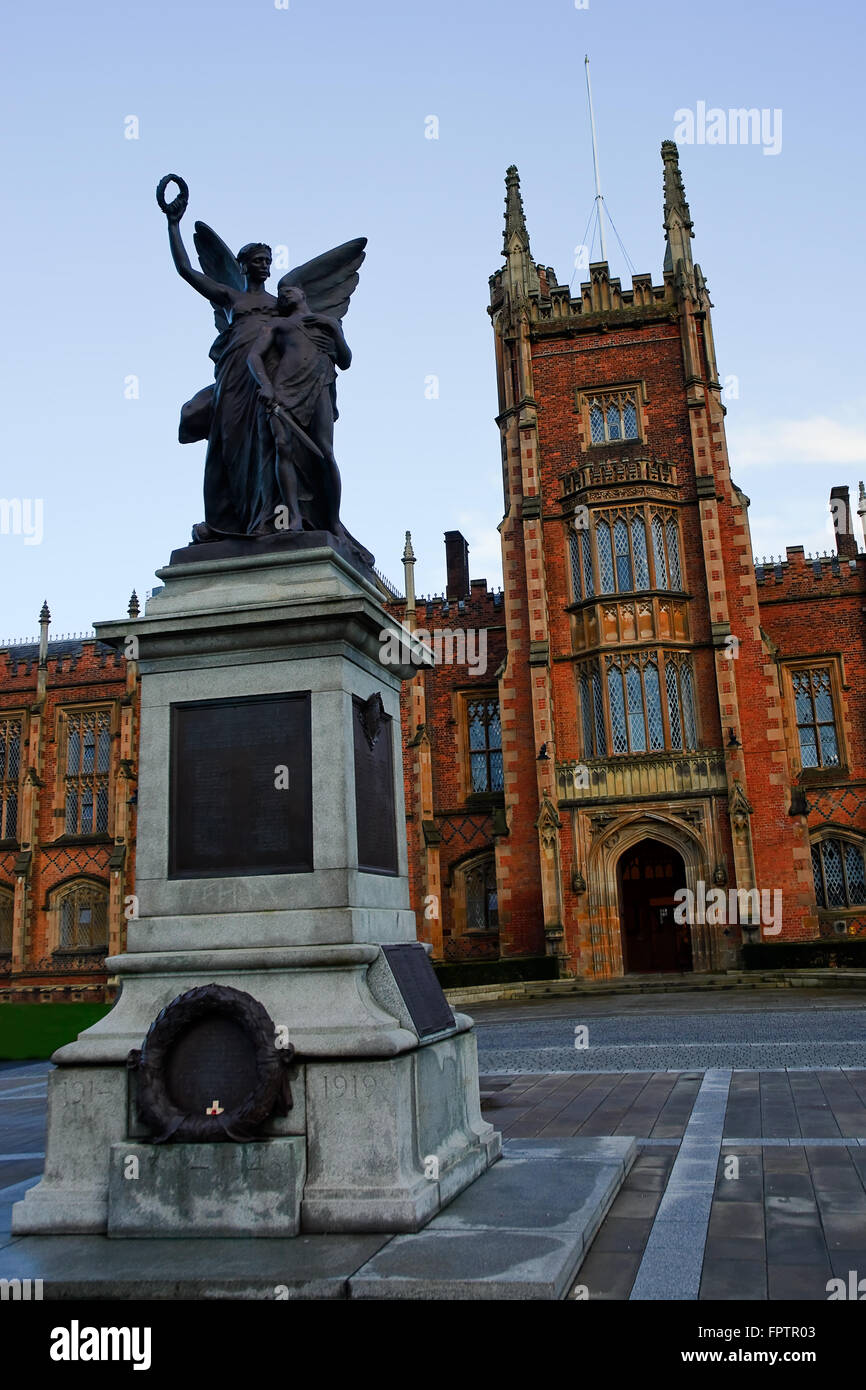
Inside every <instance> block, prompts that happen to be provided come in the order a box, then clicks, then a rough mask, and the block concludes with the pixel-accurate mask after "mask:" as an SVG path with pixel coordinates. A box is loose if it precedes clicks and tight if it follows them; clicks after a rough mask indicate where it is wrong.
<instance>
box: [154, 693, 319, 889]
mask: <svg viewBox="0 0 866 1390" xmlns="http://www.w3.org/2000/svg"><path fill="white" fill-rule="evenodd" d="M312 870H313V801H312V768H311V756H310V695H309V692H305V693H301V694H291V695H261V696H260V695H255V696H251V697H248V698H242V699H229V700H196V701H190V702H189V703H184V704H176V705H172V707H171V770H170V809H169V865H168V873H169V877H170V878H226V877H243V876H244V875H248V874H297V873H312Z"/></svg>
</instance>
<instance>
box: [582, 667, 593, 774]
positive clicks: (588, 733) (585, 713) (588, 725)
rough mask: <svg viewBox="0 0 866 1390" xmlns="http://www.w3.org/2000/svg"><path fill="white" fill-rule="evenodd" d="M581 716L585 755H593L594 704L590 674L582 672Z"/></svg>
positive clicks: (586, 756) (589, 756)
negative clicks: (592, 703)
mask: <svg viewBox="0 0 866 1390" xmlns="http://www.w3.org/2000/svg"><path fill="white" fill-rule="evenodd" d="M580 718H581V722H582V725H583V756H584V757H585V758H591V757H592V705H591V703H590V694H589V674H588V672H586V671H581V673H580Z"/></svg>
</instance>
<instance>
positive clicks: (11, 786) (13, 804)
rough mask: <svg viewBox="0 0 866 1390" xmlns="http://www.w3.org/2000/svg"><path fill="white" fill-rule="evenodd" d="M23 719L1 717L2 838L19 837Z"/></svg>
mask: <svg viewBox="0 0 866 1390" xmlns="http://www.w3.org/2000/svg"><path fill="white" fill-rule="evenodd" d="M20 774H21V719H20V718H12V719H0V840H15V839H17V838H18V780H19V777H20Z"/></svg>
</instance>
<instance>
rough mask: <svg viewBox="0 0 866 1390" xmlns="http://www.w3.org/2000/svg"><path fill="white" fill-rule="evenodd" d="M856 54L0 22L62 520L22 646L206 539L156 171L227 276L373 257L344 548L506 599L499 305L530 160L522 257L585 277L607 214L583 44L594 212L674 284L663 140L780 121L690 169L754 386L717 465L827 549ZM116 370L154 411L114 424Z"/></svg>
mask: <svg viewBox="0 0 866 1390" xmlns="http://www.w3.org/2000/svg"><path fill="white" fill-rule="evenodd" d="M863 31H864V20H863V17H862V11H861V9H860V7H859V6H858V4H856V3H855V0H829V3H825V4H823V5H821V6H816V5H814V4H805V3H798V2H797V0H794V2H793V3H788V4H785V5H784V6H783V5H781V4H776V5H767V4H756V3H754V0H730V2H729V3H727V4H725V5H717V4H709V3H699V4H694V5H690V6H688V7H685V6H683V5H682V4H681V3H677V4H675V3H671V0H657V2H656V3H654V4H646V3H638V0H625V3H617V0H589V6H588V8H586V9H580V10H579V9H576V8H575V5H574V2H573V0H536V3H534V4H532V5H527V4H525V3H518V0H497V3H492V0H460V3H458V0H439V2H438V3H429V4H424V5H408V4H406V3H405V0H400V2H399V3H398V0H370V2H369V3H366V4H362V3H358V0H289V8H288V9H285V10H283V9H277V8H276V6H275V5H274V3H273V0H252V3H251V0H208V3H205V2H204V0H177V3H172V4H169V3H167V0H156V2H155V3H150V4H144V5H128V4H127V5H124V4H117V5H107V4H106V5H99V4H95V3H91V2H89V0H80V3H78V4H76V5H74V6H71V5H67V4H61V3H58V0H49V2H48V3H44V4H40V5H30V6H16V7H15V12H9V11H7V17H6V19H5V21H4V23H3V31H2V40H3V51H4V55H5V61H4V83H3V91H2V95H0V112H2V120H3V130H4V134H5V137H6V138H5V145H6V158H5V172H6V177H5V179H4V181H3V184H4V204H5V206H4V208H3V217H2V223H0V225H2V228H3V238H4V242H5V246H4V256H3V263H4V267H5V272H6V279H7V284H6V288H5V293H4V307H5V315H4V322H5V329H6V331H5V334H4V343H3V354H4V362H3V371H2V380H3V384H4V388H5V389H4V398H5V399H4V409H3V411H2V445H3V453H2V458H3V474H2V487H0V495H2V496H4V497H6V498H7V499H9V498H31V499H35V498H41V499H43V505H44V538H43V540H42V543H41V544H39V545H26V544H25V541H24V537H23V536H20V535H18V536H16V535H0V579H2V596H3V604H2V612H0V638H4V637H7V636H18V635H20V636H25V635H30V634H33V633H35V631H36V616H37V613H38V610H39V607H40V605H41V602H42V599H43V598H44V597H47V598H48V601H49V604H50V607H51V610H52V614H53V616H54V626H53V630H54V631H55V632H57V633H60V632H63V631H69V630H79V629H83V628H87V627H89V626H90V624H91V622H92V621H93V620H94V619H96V620H99V619H104V618H111V617H116V616H119V615H120V614H121V613H122V612H124V611H125V607H126V601H127V598H128V595H129V591H130V590H131V589H132V588H133V586H135V587H136V588H137V589H138V591H139V594H140V595H142V596H143V592H144V591H145V590H146V589H148V588H150V587H152V586H153V585H154V584H155V583H156V582H157V580H156V579H155V578H154V574H153V572H154V570H155V569H157V568H158V567H159V566H160V565H162V564H164V563H166V562H167V560H168V557H169V554H170V552H171V550H172V549H173V548H174V547H176V546H179V545H182V544H184V543H185V541H186V538H187V536H188V532H189V527H190V525H191V524H192V523H193V522H194V521H197V520H200V519H201V516H202V506H201V476H202V464H203V458H204V445H203V444H197V445H186V446H181V445H179V444H178V443H177V419H178V412H179V409H180V406H181V404H182V402H183V401H185V400H186V399H188V397H189V396H191V395H192V394H193V393H194V392H195V391H196V390H198V389H199V388H200V387H201V386H204V385H206V384H207V382H208V381H209V380H210V379H211V364H210V362H209V361H208V357H207V352H208V348H209V346H210V343H211V341H212V338H213V325H212V319H211V314H210V309H209V307H208V305H207V304H206V302H205V301H204V300H202V299H200V298H199V297H198V296H197V295H196V294H195V293H194V292H193V291H192V290H191V289H190V288H189V287H188V286H186V285H184V284H183V283H182V281H181V280H180V279H179V278H178V276H177V275H176V273H175V271H174V269H173V267H172V264H171V261H170V259H169V253H168V245H167V238H166V231H165V220H164V218H163V216H162V214H161V213H160V212H159V210H158V209H157V207H156V203H155V200H154V189H155V186H156V183H157V181H158V179H159V178H160V176H161V175H162V174H164V173H167V172H169V171H174V172H178V173H180V174H182V175H183V176H184V177H185V179H186V180H187V182H188V183H189V186H190V207H189V212H188V214H187V216H186V218H185V219H184V222H183V224H182V227H183V231H184V234H185V236H186V238H187V242H188V244H189V245H190V249H191V237H192V227H193V222H194V220H195V219H197V218H200V219H202V220H203V221H205V222H208V223H209V224H210V225H211V226H213V227H214V228H215V229H216V230H217V231H218V232H219V233H220V234H221V235H222V236H223V237H224V238H225V239H226V240H227V241H228V242H229V244H230V245H231V246H232V247H233V248H234V249H235V250H236V249H237V248H238V247H239V246H240V245H241V244H242V243H244V242H246V241H250V240H260V239H261V240H265V241H268V242H269V243H270V244H271V245H272V246H277V245H287V246H288V248H289V254H290V256H291V263H292V264H296V263H298V262H300V261H303V260H306V259H307V258H308V257H310V256H312V255H315V254H317V253H318V252H320V251H324V250H326V249H328V248H329V247H331V246H333V245H336V244H337V243H339V242H342V241H345V240H347V239H348V238H350V237H354V236H360V235H365V236H367V237H368V238H369V247H368V256H367V261H366V263H365V265H364V266H363V268H362V278H361V284H360V286H359V288H358V290H357V292H356V295H355V298H354V301H353V303H352V307H351V309H350V311H349V313H348V315H347V318H346V321H345V329H346V335H347V338H348V340H349V343H350V345H351V347H352V349H353V351H354V354H355V360H354V363H353V365H352V368H351V370H350V371H349V372H348V373H347V374H346V375H344V376H343V377H342V378H341V380H340V383H339V400H340V411H341V419H340V421H339V423H338V425H337V437H336V445H337V457H338V460H339V462H340V465H341V469H342V473H343V481H344V505H343V514H344V518H345V521H346V524H347V525H348V526H349V527H350V529H351V530H352V531H353V532H354V533H355V534H356V535H357V536H358V537H359V539H361V540H363V542H364V543H365V544H366V545H367V546H369V548H370V549H371V550H373V551H374V552H375V554H376V557H377V563H378V564H379V567H380V568H381V569H382V570H384V572H385V573H386V574H388V575H390V576H391V578H392V579H393V580H394V582H395V583H398V584H399V583H400V582H401V578H402V574H401V567H400V563H399V557H400V553H401V550H402V545H403V534H404V532H405V530H406V529H407V528H409V529H411V531H412V534H413V538H414V544H415V551H416V554H417V556H418V566H417V571H416V578H417V584H418V589H419V592H422V593H423V592H436V591H441V588H442V584H443V578H444V554H443V546H442V533H443V531H445V530H448V529H451V528H452V527H458V528H460V529H462V530H463V531H464V532H465V534H466V535H467V537H468V539H469V543H470V547H471V553H470V567H471V570H472V573H473V575H474V576H476V577H477V576H480V575H486V576H487V577H488V579H489V580H490V581H491V582H492V583H495V584H498V583H499V577H500V571H499V555H498V535H497V533H496V529H495V528H496V524H497V522H498V521H499V520H500V519H501V505H502V499H501V484H500V467H499V443H498V437H497V429H496V426H495V424H494V422H493V417H494V415H495V413H496V390H495V376H494V367H493V344H492V334H491V330H490V325H489V320H488V317H487V314H486V305H487V302H488V286H487V279H488V276H489V275H490V274H491V272H493V271H494V270H495V269H496V268H497V267H498V266H499V264H500V263H501V256H500V251H501V238H502V212H503V201H502V200H503V195H504V185H503V176H504V172H505V168H506V166H507V165H508V164H510V163H511V162H514V163H516V164H517V165H518V167H519V169H520V173H521V179H522V187H523V196H524V203H525V207H526V215H527V220H528V224H529V230H530V236H531V240H532V249H533V254H534V256H535V257H536V259H537V260H540V261H542V262H544V263H545V264H549V265H552V266H553V267H554V268H555V270H556V272H557V274H558V276H559V278H560V280H570V279H571V276H572V273H573V251H574V247H575V245H576V244H577V243H579V242H580V241H581V240H582V236H583V232H584V228H585V226H586V223H587V218H588V216H589V213H590V210H591V207H592V199H593V193H594V188H593V181H592V162H591V151H590V144H589V129H588V120H587V112H586V98H585V87H584V71H583V57H584V53H585V52H588V53H589V55H590V58H591V61H592V78H593V92H594V97H595V102H596V115H597V121H598V128H599V139H600V148H601V169H602V177H603V183H604V191H605V195H606V199H607V202H608V205H609V207H610V211H611V213H612V215H613V218H614V221H615V222H616V225H617V228H618V230H619V233H620V235H621V236H622V239H623V241H624V243H625V246H626V249H627V251H628V253H629V256H630V258H631V260H632V262H633V263H634V267H635V269H636V270H637V271H640V272H643V271H651V272H652V274H653V278H654V281H655V282H656V283H658V281H659V278H660V275H661V265H662V258H663V253H664V243H663V233H662V229H661V162H660V158H659V145H660V142H661V140H663V139H665V138H671V137H673V135H674V130H675V124H676V122H675V117H674V113H675V112H676V111H677V110H679V109H682V108H689V109H692V110H694V109H696V107H697V103H698V102H700V101H703V102H705V103H706V105H707V107H714V106H718V107H722V108H724V109H728V108H730V107H739V106H747V107H757V108H760V109H763V108H767V109H768V110H775V109H780V110H781V112H782V144H781V150H780V152H779V153H778V154H776V155H764V153H763V151H762V149H761V147H760V146H754V145H733V146H731V145H724V146H721V145H708V144H703V145H698V144H694V145H685V144H681V148H680V156H681V165H682V170H683V175H684V178H685V184H686V193H687V196H688V198H689V202H690V204H691V210H692V216H693V218H694V223H695V240H694V243H693V246H694V252H695V256H696V258H697V260H698V261H699V262H700V263H701V266H702V268H703V270H704V273H705V275H706V277H707V280H708V283H709V287H710V292H711V296H712V299H713V303H714V305H715V315H714V322H715V329H716V342H717V349H718V357H719V367H720V371H721V373H722V375H723V376H724V375H735V376H736V377H737V378H738V382H739V397H738V399H732V400H730V401H729V413H728V427H729V441H730V447H731V456H732V468H733V474H734V477H735V479H736V480H737V481H738V482H739V484H740V485H741V486H742V487H743V488H744V489H745V491H746V492H747V493H748V494H749V495H750V497H751V498H752V508H751V523H752V531H753V538H754V541H755V549H756V551H758V552H759V553H764V552H770V551H773V552H776V553H778V552H779V551H780V550H783V549H784V545H785V544H786V543H788V544H794V543H803V544H805V545H806V547H807V549H811V548H815V547H817V546H821V547H822V548H823V546H825V545H828V544H829V543H830V540H829V535H828V530H827V527H828V522H827V516H828V513H827V506H826V503H827V497H828V494H829V490H830V487H831V485H832V484H834V483H839V482H847V483H848V484H849V485H850V486H851V487H852V491H854V492H856V483H857V480H858V478H860V477H861V476H864V477H866V389H864V385H863V354H862V350H861V336H862V331H863V330H862V322H863V307H864V306H863V299H864V289H863V276H862V270H861V265H860V262H861V259H862V247H863V242H864V235H863V233H864V201H866V196H864V178H863V172H862V149H863V135H864V129H863V127H864V121H863V96H862V55H863V38H864V32H863ZM430 115H435V116H437V117H438V120H439V139H438V140H429V139H426V138H425V118H426V117H428V116H430ZM129 116H135V117H137V119H138V122H139V138H138V139H137V140H129V139H126V138H125V135H124V130H125V119H126V118H127V117H129ZM610 241H611V247H610V248H609V251H610V260H611V263H612V268H613V273H614V274H619V275H621V276H622V277H623V279H624V281H625V282H626V283H628V276H629V274H630V272H629V269H628V266H627V264H626V262H625V260H624V258H623V256H622V254H621V252H620V250H619V247H618V245H617V244H616V241H615V239H614V238H613V237H611V238H610ZM577 278H578V279H579V278H581V277H580V275H579V274H578V277H577ZM274 284H275V280H274V282H272V284H271V288H273V286H274ZM130 375H134V376H136V377H137V378H138V380H139V383H140V397H139V399H138V400H127V399H125V398H124V382H125V379H126V378H127V377H129V376H130ZM429 375H436V376H438V377H439V381H440V395H439V398H438V400H429V399H426V398H425V393H424V386H425V378H426V377H428V376H429Z"/></svg>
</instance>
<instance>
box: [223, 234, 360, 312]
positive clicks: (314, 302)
mask: <svg viewBox="0 0 866 1390" xmlns="http://www.w3.org/2000/svg"><path fill="white" fill-rule="evenodd" d="M198 225H199V224H198V223H196V226H198ZM211 235H212V236H213V233H211ZM366 245H367V238H366V237H365V236H359V237H356V238H355V240H354V241H344V242H343V245H342V246H335V247H334V249H333V250H332V251H325V252H324V253H323V255H321V256H314V257H313V259H312V260H311V261H305V262H304V264H303V265H299V266H296V267H295V269H294V270H290V271H289V273H288V274H287V275H283V276H282V278H281V281H280V283H281V284H286V285H298V286H299V287H300V288H301V289H302V290H303V291H304V294H305V295H306V297H307V303H308V304H309V306H310V308H311V309H312V311H313V313H315V314H330V316H331V318H334V319H342V317H343V315H344V314H345V312H346V310H347V309H348V307H349V300H350V299H351V297H352V291H353V290H354V289H355V287H356V285H357V284H358V267H359V266H360V264H361V262H362V261H363V259H364V257H365V256H366V254H367V253H366V251H365V250H364V247H365V246H366ZM196 246H198V242H196Z"/></svg>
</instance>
